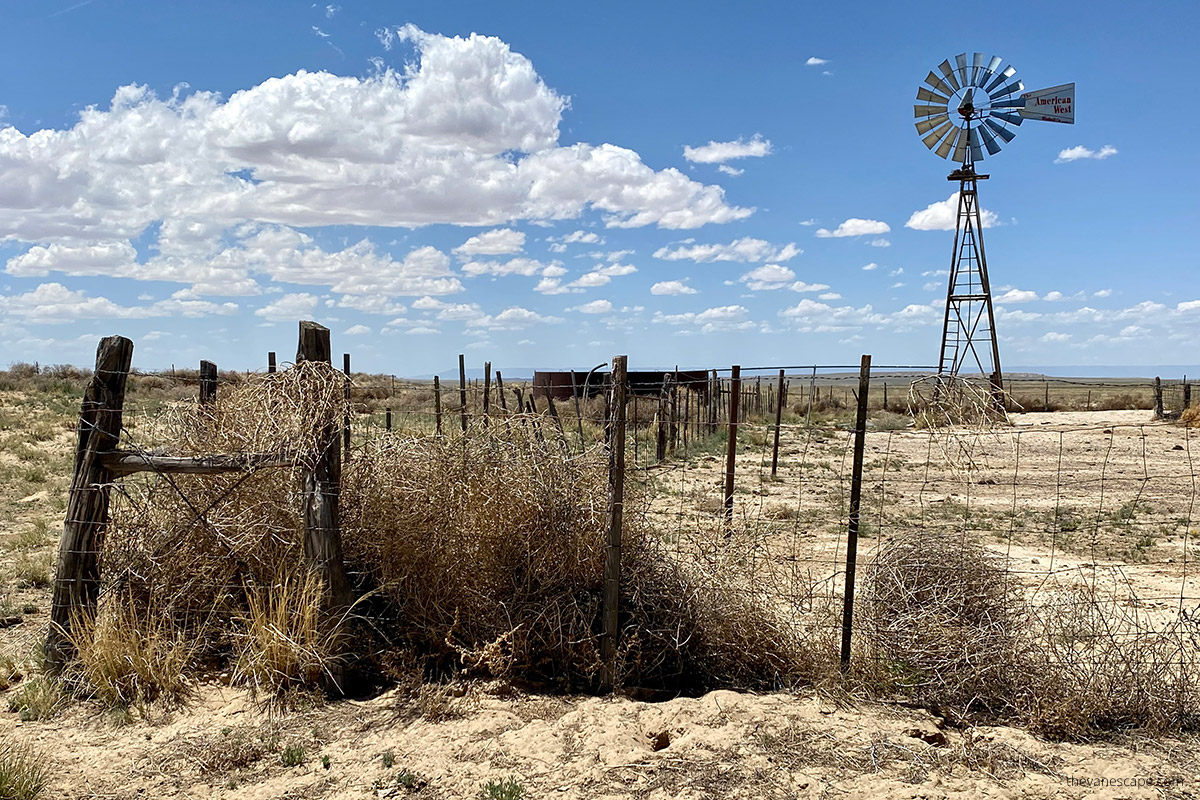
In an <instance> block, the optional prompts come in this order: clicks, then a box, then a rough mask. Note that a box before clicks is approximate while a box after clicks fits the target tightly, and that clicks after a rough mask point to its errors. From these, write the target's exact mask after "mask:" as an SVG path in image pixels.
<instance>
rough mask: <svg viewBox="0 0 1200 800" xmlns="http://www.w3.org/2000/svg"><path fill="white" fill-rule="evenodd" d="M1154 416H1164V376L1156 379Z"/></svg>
mask: <svg viewBox="0 0 1200 800" xmlns="http://www.w3.org/2000/svg"><path fill="white" fill-rule="evenodd" d="M1154 418H1155V419H1162V418H1163V397H1162V378H1157V377H1156V378H1155V379H1154Z"/></svg>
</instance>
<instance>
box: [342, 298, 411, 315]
mask: <svg viewBox="0 0 1200 800" xmlns="http://www.w3.org/2000/svg"><path fill="white" fill-rule="evenodd" d="M326 305H327V306H336V307H337V308H352V309H354V310H355V311H361V312H363V313H364V314H387V315H389V316H394V315H396V314H403V313H404V312H405V311H406V310H407V309H406V308H405V307H404V304H402V303H394V302H392V301H391V300H389V299H388V298H387V297H384V296H382V295H377V294H375V295H354V294H344V295H342V297H341V299H339V300H336V301H334V300H329V301H327V302H326Z"/></svg>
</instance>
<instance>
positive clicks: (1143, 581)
mask: <svg viewBox="0 0 1200 800" xmlns="http://www.w3.org/2000/svg"><path fill="white" fill-rule="evenodd" d="M1013 422H1014V426H1013V427H1012V428H1011V429H1005V430H1004V431H1002V432H991V433H982V434H976V433H971V432H959V435H957V436H949V435H941V434H939V435H938V436H933V437H931V436H930V435H929V434H928V433H926V432H922V431H914V430H895V431H882V430H881V431H874V432H872V433H871V434H870V435H869V436H868V443H867V473H866V474H867V479H866V484H865V485H866V489H865V494H864V520H867V521H868V522H869V524H868V526H867V528H866V529H865V530H864V533H863V542H862V553H863V558H864V560H867V559H869V557H870V553H871V551H872V549H873V548H874V547H876V546H878V545H879V544H880V543H881V542H886V541H888V540H889V538H890V537H893V536H896V535H901V534H902V533H903V532H905V531H907V530H912V529H916V528H921V529H931V528H936V529H939V530H946V531H951V532H956V531H957V532H963V531H970V532H971V535H973V536H978V537H980V539H981V540H982V541H984V542H985V543H986V544H987V545H988V546H989V547H990V548H992V549H993V550H994V551H995V552H997V553H999V554H1001V555H1003V556H1005V557H1007V558H1008V559H1009V562H1008V563H1009V564H1010V569H1011V570H1012V572H1013V573H1014V574H1015V575H1018V576H1019V577H1020V579H1021V580H1023V581H1025V582H1026V583H1027V585H1028V586H1029V587H1030V591H1031V592H1036V591H1037V590H1038V587H1039V586H1044V585H1045V583H1046V581H1047V580H1049V579H1058V578H1059V577H1060V576H1066V577H1067V579H1070V580H1076V579H1077V578H1076V576H1081V575H1082V576H1086V575H1087V574H1093V575H1094V574H1096V572H1097V570H1098V569H1099V570H1100V571H1102V572H1105V573H1106V574H1117V575H1119V576H1120V579H1121V580H1124V581H1125V583H1126V585H1127V586H1128V587H1129V588H1132V589H1133V590H1135V591H1136V593H1137V595H1138V602H1140V603H1144V604H1145V607H1146V613H1147V614H1148V615H1149V616H1148V619H1150V620H1151V623H1153V621H1154V620H1165V619H1169V618H1170V616H1171V615H1173V614H1178V612H1179V609H1180V608H1181V607H1183V606H1184V605H1187V604H1188V603H1190V604H1191V605H1195V604H1196V602H1197V601H1196V599H1195V598H1196V595H1197V594H1200V592H1197V591H1196V586H1195V578H1194V577H1193V573H1194V572H1195V569H1194V568H1193V566H1192V564H1191V562H1192V561H1193V560H1194V558H1195V554H1194V553H1192V552H1191V550H1190V549H1189V548H1190V547H1192V546H1193V543H1192V542H1191V538H1192V536H1193V535H1194V530H1193V529H1194V528H1195V527H1196V526H1197V523H1196V521H1195V519H1194V507H1195V500H1196V486H1195V477H1194V476H1195V473H1196V470H1195V469H1194V468H1193V467H1192V464H1191V451H1192V447H1193V443H1192V442H1191V441H1190V439H1191V434H1190V433H1189V432H1188V431H1186V429H1183V428H1181V427H1178V426H1175V425H1169V424H1163V423H1152V422H1151V421H1150V420H1149V418H1148V414H1147V412H1144V411H1133V412H1061V413H1054V414H1028V415H1019V416H1016V417H1014V419H1013ZM745 433H746V434H749V433H751V432H750V431H747V432H745ZM744 435H745V434H744ZM762 438H764V439H766V440H767V441H769V439H767V438H766V437H762ZM747 441H750V440H749V439H748V440H747ZM69 443H70V435H69V431H63V432H60V433H59V434H57V435H56V436H54V437H51V438H49V439H48V440H47V442H46V443H45V445H44V446H45V447H47V448H54V449H59V450H61V449H63V448H69ZM849 445H850V438H849V434H848V433H847V432H846V431H840V430H827V431H825V432H823V433H820V434H818V435H815V436H810V435H808V434H807V433H803V432H801V431H800V430H799V429H794V428H792V429H788V430H787V431H786V432H785V436H784V447H783V451H782V462H781V465H780V478H781V479H779V480H773V479H771V477H770V474H769V473H770V456H769V453H768V452H767V450H766V446H747V447H746V448H745V450H744V451H743V453H742V455H740V456H739V467H738V469H739V479H738V492H737V494H736V496H735V511H736V515H737V518H738V521H739V525H740V526H741V529H742V530H747V529H752V528H755V527H756V526H757V528H759V529H765V530H766V533H764V534H763V535H762V538H763V545H762V553H765V554H766V555H768V556H769V557H770V559H771V560H772V563H773V564H791V565H795V564H804V565H807V566H808V567H810V568H811V570H815V571H816V572H818V573H821V572H822V571H824V574H827V575H828V576H830V581H829V582H828V591H829V592H830V595H831V596H832V595H835V594H836V593H838V592H840V588H839V587H838V586H837V585H836V574H837V571H838V569H839V568H840V567H839V565H840V564H841V560H842V558H843V557H844V551H843V533H842V530H843V525H844V510H845V504H846V502H847V493H848V482H847V480H846V476H847V475H848V472H849V463H850V458H851V455H850V447H849ZM2 456H7V454H4V453H0V457H2ZM59 456H60V457H61V454H59ZM930 463H936V464H940V465H941V466H940V467H938V468H937V469H932V470H931V469H930V468H929V467H928V466H927V465H928V464H930ZM0 466H3V464H0ZM723 468H724V464H723V460H722V459H720V458H719V457H718V456H715V455H708V456H700V457H696V458H692V459H689V460H688V461H687V462H686V463H675V464H673V465H670V466H667V467H664V468H660V469H656V470H651V471H649V473H648V474H649V476H650V478H651V480H653V481H654V482H655V483H656V485H657V486H658V488H659V490H660V491H659V496H658V499H657V500H656V501H655V504H654V506H653V508H652V509H651V511H650V515H651V518H652V519H653V521H654V522H655V523H656V525H658V526H659V527H660V529H661V530H663V531H664V532H665V534H666V536H665V540H666V541H668V542H671V543H673V545H672V546H674V547H676V548H677V549H678V550H679V552H681V553H682V552H684V551H686V550H687V549H688V548H689V547H690V546H692V545H694V544H695V543H696V542H700V541H702V540H704V538H705V537H707V536H710V535H711V532H712V531H713V530H714V527H713V520H714V517H715V512H716V511H717V510H718V509H719V508H720V498H721V489H720V486H721V480H722V476H723ZM14 485H16V484H14ZM64 490H65V480H64V479H63V478H61V477H60V476H53V477H52V478H50V479H48V480H47V481H46V482H45V485H44V487H43V488H40V489H38V490H37V491H29V492H20V495H19V496H12V495H11V490H10V494H9V495H5V496H4V498H3V512H2V515H0V540H2V541H4V542H6V543H7V544H8V546H9V548H10V549H8V550H6V551H5V552H4V553H3V554H2V555H0V559H3V562H2V563H3V565H4V569H5V571H6V576H7V577H6V583H5V590H4V592H5V595H4V596H5V599H6V602H7V603H8V604H9V606H10V607H21V606H30V607H33V608H34V609H35V610H33V611H29V612H27V613H24V614H23V616H21V620H20V622H18V623H16V624H13V625H10V626H9V627H4V628H0V652H18V653H19V651H21V649H22V648H27V647H28V646H29V644H30V643H31V642H32V641H34V640H35V639H36V638H37V636H38V635H40V634H41V633H42V632H43V631H44V627H45V624H46V609H47V608H48V606H49V592H48V589H46V588H45V587H41V588H39V587H35V586H24V587H23V588H21V587H20V586H19V582H18V581H16V580H15V577H14V576H15V574H16V573H15V567H14V564H15V563H16V560H18V559H21V558H44V557H45V556H46V555H47V554H48V553H50V552H51V551H52V549H53V546H52V540H51V539H50V538H49V536H52V535H53V533H54V531H55V530H56V529H57V526H58V525H59V524H60V516H61V507H60V506H59V505H57V504H58V503H59V502H60V501H59V500H57V499H56V498H58V497H59V496H60V495H62V494H64V493H65V491H64ZM39 519H42V520H45V522H43V523H41V524H42V525H46V526H48V530H49V532H50V534H49V536H48V538H47V540H46V541H45V542H43V543H42V544H40V545H36V546H27V545H25V546H23V549H21V550H17V549H15V547H16V545H15V543H16V542H18V540H21V539H22V538H23V537H24V539H26V540H27V539H28V537H29V535H30V532H31V531H33V530H35V527H36V525H37V524H39V523H37V520H39ZM766 573H769V574H770V575H771V576H773V580H774V581H775V582H774V583H770V582H769V583H768V584H764V585H765V586H768V587H775V588H777V589H778V591H779V592H780V593H781V596H783V594H784V593H785V592H787V591H790V590H793V589H794V588H795V587H794V586H792V585H790V584H789V581H792V582H795V581H798V580H800V579H801V578H800V576H799V573H798V572H797V571H796V570H795V569H792V568H787V569H779V568H776V567H771V568H769V569H767V570H766V572H765V573H764V574H766ZM810 577H811V576H810V575H809V574H808V573H805V577H804V579H805V580H808V579H809V578H810ZM1154 615H1157V616H1154ZM13 691H15V689H14V690H9V692H8V693H6V694H7V695H9V696H11V694H12V692H13ZM5 708H6V706H3V705H0V743H2V742H13V741H16V742H27V743H29V744H31V745H32V746H33V747H34V748H35V749H36V751H37V752H38V753H39V754H40V757H41V758H43V759H44V760H45V763H46V764H47V766H48V767H49V768H50V770H51V774H52V783H51V788H50V790H49V791H48V792H47V793H46V796H48V797H71V798H84V797H97V798H147V797H180V798H183V797H186V798H217V797H228V798H277V797H278V798H283V797H286V798H301V797H313V798H316V797H339V798H340V797H346V798H367V797H407V796H414V797H428V798H477V797H486V796H487V794H486V792H485V791H484V788H483V787H484V785H485V784H487V783H488V782H490V781H501V780H506V779H509V778H512V779H514V780H515V781H517V782H518V783H520V784H521V786H522V787H523V788H524V790H525V795H524V796H525V797H527V798H543V797H561V798H654V799H656V800H657V799H658V798H662V799H663V800H666V799H667V798H672V799H677V800H683V799H684V798H708V797H755V798H792V797H814V798H815V797H848V798H857V797H862V798H874V799H877V800H878V799H880V798H948V797H989V798H1009V797H1011V798H1017V797H1045V798H1050V797H1060V796H1069V797H1095V798H1143V797H1144V798H1159V797H1196V796H1200V784H1198V783H1197V777H1196V776H1197V775H1198V774H1200V744H1198V743H1197V742H1196V741H1194V740H1190V739H1189V740H1185V741H1174V740H1170V739H1156V740H1146V739H1132V738H1131V739H1122V740H1118V741H1112V742H1108V743H1104V744H1071V743H1056V742H1048V741H1045V740H1042V739H1039V738H1037V737H1035V736H1033V735H1031V734H1029V733H1027V732H1025V731H1022V730H1017V729H1012V728H1003V727H975V728H970V729H956V728H953V727H947V726H945V725H944V724H943V723H942V721H941V720H939V719H937V718H934V717H933V716H931V715H930V714H929V713H928V712H926V711H923V710H915V709H910V708H905V707H902V706H897V705H868V704H862V703H848V702H841V701H838V700H836V699H835V698H833V697H830V696H826V695H821V694H816V693H809V694H799V695H795V694H783V693H780V694H768V695H753V694H744V693H736V692H715V693H711V694H708V695H706V696H704V697H700V698H678V699H674V700H670V701H667V702H661V703H645V702H637V701H634V700H631V699H626V698H595V697H552V696H529V695H524V694H520V693H518V692H515V691H513V690H512V689H511V688H509V687H505V686H500V685H489V684H470V685H465V686H457V687H453V686H452V687H438V688H435V689H431V690H430V692H428V693H426V694H425V695H423V696H422V698H419V699H413V698H410V697H403V696H401V695H399V694H398V693H396V692H390V693H385V694H383V695H380V696H378V697H375V698H372V699H369V700H364V701H344V702H339V703H333V704H330V705H326V706H321V707H317V708H312V709H309V710H305V711H290V712H286V713H282V712H281V713H269V712H268V711H266V710H264V709H262V708H261V707H259V706H258V705H256V704H255V703H254V702H253V701H252V699H251V698H250V697H249V696H248V695H247V694H246V693H245V692H244V691H243V690H241V689H237V688H230V687H228V686H222V685H217V684H205V685H201V686H198V687H197V691H196V696H195V698H194V700H193V701H192V702H190V703H189V704H188V705H186V706H185V707H184V708H182V709H178V710H175V711H173V712H170V713H168V712H165V711H163V710H161V709H155V710H151V711H150V713H149V714H148V715H147V716H141V715H138V714H133V715H132V716H130V717H122V716H119V715H114V714H112V713H110V712H106V711H104V710H103V709H100V708H99V707H97V706H94V705H92V704H88V703H75V704H73V705H71V706H69V707H67V708H66V709H65V710H63V711H61V712H59V713H58V714H57V715H56V716H55V717H53V718H52V719H50V720H46V721H40V722H22V721H20V719H19V718H18V716H17V715H16V714H14V713H9V712H7V711H6V710H3V709H5ZM289 748H291V752H292V754H293V755H295V754H297V753H298V752H299V750H302V751H303V757H302V759H300V760H301V761H302V763H299V764H297V765H293V766H284V764H283V763H282V758H281V754H283V753H284V752H285V751H287V750H288V749H289ZM389 754H390V755H389ZM326 758H327V763H328V767H326V766H325V763H326V762H325V759H326ZM385 764H387V765H385ZM495 796H503V795H495Z"/></svg>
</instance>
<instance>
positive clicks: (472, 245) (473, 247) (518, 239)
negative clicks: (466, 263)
mask: <svg viewBox="0 0 1200 800" xmlns="http://www.w3.org/2000/svg"><path fill="white" fill-rule="evenodd" d="M524 247H525V234H524V233H522V232H521V231H515V230H513V229H512V228H496V229H495V230H490V231H484V232H483V233H481V234H478V235H477V236H472V237H471V238H470V239H467V240H466V241H465V242H463V243H462V244H460V245H459V246H458V247H456V248H454V254H455V255H456V256H458V257H460V258H469V257H470V256H502V255H508V254H510V253H519V252H521V250H522V249H524Z"/></svg>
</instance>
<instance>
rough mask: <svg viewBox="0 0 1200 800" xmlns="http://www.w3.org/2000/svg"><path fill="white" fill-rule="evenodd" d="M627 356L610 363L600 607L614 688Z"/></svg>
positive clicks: (604, 665)
mask: <svg viewBox="0 0 1200 800" xmlns="http://www.w3.org/2000/svg"><path fill="white" fill-rule="evenodd" d="M628 363H629V357H628V356H617V357H616V358H614V359H613V362H612V388H611V397H612V400H611V402H610V405H611V407H612V426H611V428H610V431H611V433H610V437H609V439H608V441H607V444H608V520H607V522H608V547H607V550H606V551H605V558H604V596H603V605H602V606H601V622H602V624H603V633H602V634H601V638H600V662H601V673H600V682H601V684H602V686H603V688H605V689H612V688H613V686H614V685H615V684H616V680H617V675H616V659H617V645H618V644H619V640H620V635H621V631H620V628H619V626H618V618H617V611H618V607H619V603H620V597H621V520H622V517H623V516H624V512H625V401H626V391H627V386H626V382H627V375H628V372H627V370H628Z"/></svg>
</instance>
